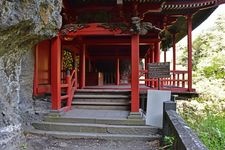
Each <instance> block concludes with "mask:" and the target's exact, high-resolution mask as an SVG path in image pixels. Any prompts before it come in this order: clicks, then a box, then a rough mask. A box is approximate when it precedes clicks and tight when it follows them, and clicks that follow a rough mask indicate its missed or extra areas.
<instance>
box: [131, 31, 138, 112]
mask: <svg viewBox="0 0 225 150" xmlns="http://www.w3.org/2000/svg"><path fill="white" fill-rule="evenodd" d="M131 112H139V35H132V37H131Z"/></svg>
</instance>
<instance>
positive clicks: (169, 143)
mask: <svg viewBox="0 0 225 150" xmlns="http://www.w3.org/2000/svg"><path fill="white" fill-rule="evenodd" d="M174 142H175V138H174V137H173V136H164V138H163V145H164V146H163V147H161V148H160V149H161V150H164V149H166V150H173V145H174Z"/></svg>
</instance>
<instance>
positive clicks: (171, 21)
mask: <svg viewBox="0 0 225 150" xmlns="http://www.w3.org/2000/svg"><path fill="white" fill-rule="evenodd" d="M224 2H225V1H224V0H63V8H62V12H61V15H62V17H63V25H62V28H61V30H60V31H59V32H58V35H57V36H56V37H54V38H52V39H48V40H45V41H42V42H40V43H39V44H37V46H36V50H35V72H34V89H33V93H34V95H35V96H38V95H41V94H43V93H51V99H52V109H53V110H60V109H62V108H64V109H65V110H68V109H70V107H71V102H72V99H73V95H74V94H76V91H77V90H79V89H83V88H88V87H92V88H102V89H104V88H107V87H111V88H114V89H122V88H123V89H124V88H126V89H128V90H130V91H131V100H130V101H131V112H138V111H139V107H140V106H139V105H140V104H139V99H140V98H139V96H140V91H141V90H143V89H145V90H146V89H162V90H171V91H172V92H175V93H195V89H193V88H192V29H193V28H195V27H197V26H198V25H199V24H200V23H201V22H202V21H204V20H205V19H206V18H207V17H208V16H209V15H210V14H211V13H212V12H213V11H214V10H215V8H216V7H217V6H218V5H220V4H221V3H224ZM185 35H187V36H188V38H187V47H188V65H187V66H188V68H187V70H177V68H176V51H177V50H176V43H177V42H178V41H179V40H180V39H181V38H182V37H184V36H185ZM170 47H172V49H173V62H171V64H172V65H171V71H170V72H171V77H170V78H162V79H160V84H158V82H157V79H155V78H148V76H147V74H146V73H147V64H148V63H158V62H160V53H161V52H160V51H164V61H165V62H166V61H167V60H166V59H167V56H166V50H167V49H168V48H170ZM62 93H64V94H62ZM62 101H65V102H66V104H64V105H62Z"/></svg>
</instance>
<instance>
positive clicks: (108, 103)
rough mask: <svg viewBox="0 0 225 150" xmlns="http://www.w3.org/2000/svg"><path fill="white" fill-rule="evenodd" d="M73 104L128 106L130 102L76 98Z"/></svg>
mask: <svg viewBox="0 0 225 150" xmlns="http://www.w3.org/2000/svg"><path fill="white" fill-rule="evenodd" d="M72 104H73V105H97V106H127V105H130V102H96V101H95V102H93V101H80V100H75V101H73V102H72Z"/></svg>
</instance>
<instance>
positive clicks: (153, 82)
mask: <svg viewBox="0 0 225 150" xmlns="http://www.w3.org/2000/svg"><path fill="white" fill-rule="evenodd" d="M147 73H148V71H147V70H140V73H139V79H140V81H144V82H145V85H147V86H149V87H151V88H158V89H177V90H180V91H183V90H185V91H186V90H187V89H188V71H183V70H175V71H170V74H171V77H170V78H159V79H158V78H148V76H147Z"/></svg>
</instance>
